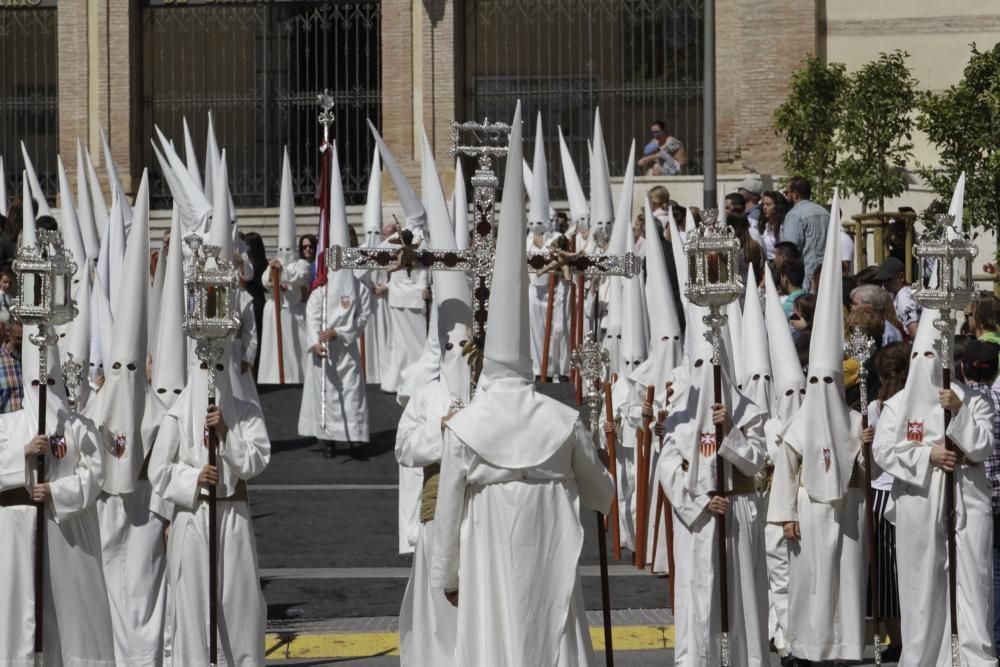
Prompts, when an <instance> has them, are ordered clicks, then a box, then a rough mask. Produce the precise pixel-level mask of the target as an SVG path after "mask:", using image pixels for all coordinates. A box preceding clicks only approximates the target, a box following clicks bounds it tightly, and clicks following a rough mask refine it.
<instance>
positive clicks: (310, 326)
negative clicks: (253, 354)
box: [298, 146, 371, 458]
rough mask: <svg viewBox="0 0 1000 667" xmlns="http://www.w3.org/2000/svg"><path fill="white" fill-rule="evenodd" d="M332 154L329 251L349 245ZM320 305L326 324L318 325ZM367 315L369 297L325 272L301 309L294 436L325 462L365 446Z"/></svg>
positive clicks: (349, 278) (348, 279)
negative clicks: (304, 343)
mask: <svg viewBox="0 0 1000 667" xmlns="http://www.w3.org/2000/svg"><path fill="white" fill-rule="evenodd" d="M332 150H333V151H334V153H333V156H332V159H331V169H330V172H331V174H330V177H331V195H330V202H331V204H330V206H331V214H330V218H331V220H330V239H331V242H332V243H333V244H334V245H340V246H342V247H347V246H349V245H350V240H349V235H348V231H347V212H346V210H345V208H344V195H343V185H342V182H341V180H340V167H339V165H338V164H337V154H336V146H334V147H333V148H332ZM324 300H326V321H324V320H323V301H324ZM370 313H371V291H370V290H369V289H368V288H367V287H365V286H364V284H362V282H361V281H360V280H358V279H357V278H356V277H355V276H354V273H353V272H351V271H330V272H329V273H328V274H327V276H326V284H325V285H321V286H319V287H316V288H315V289H313V292H312V294H310V295H309V300H308V302H307V303H306V335H307V339H308V345H309V347H308V348H307V349H306V352H305V359H304V362H303V365H304V367H305V378H304V383H303V387H302V405H301V407H300V409H299V429H298V430H299V435H302V436H312V437H315V438H316V439H317V440H320V441H321V442H322V443H323V445H324V456H326V457H328V458H329V457H332V456H333V455H334V454H335V451H336V444H335V443H338V442H340V443H349V444H350V445H351V447H352V448H353V447H355V446H356V445H361V444H367V442H368V399H367V396H366V394H365V383H364V377H363V375H362V368H361V354H360V352H359V350H358V345H357V341H358V338H359V337H360V336H361V334H362V333H363V332H364V330H365V322H367V320H368V315H369V314H370ZM324 359H325V360H326V363H325V368H324V363H323V362H324ZM324 371H325V373H324ZM324 383H325V384H326V407H325V411H326V422H325V424H324V422H323V409H324V408H323V407H322V405H323V404H322V401H323V385H324Z"/></svg>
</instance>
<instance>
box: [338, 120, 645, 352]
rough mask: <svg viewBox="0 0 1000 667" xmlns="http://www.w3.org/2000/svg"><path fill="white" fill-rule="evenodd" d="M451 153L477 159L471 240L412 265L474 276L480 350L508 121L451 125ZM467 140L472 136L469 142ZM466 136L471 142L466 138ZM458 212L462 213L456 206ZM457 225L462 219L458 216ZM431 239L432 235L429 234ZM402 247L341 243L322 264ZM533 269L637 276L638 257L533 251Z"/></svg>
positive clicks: (421, 255)
mask: <svg viewBox="0 0 1000 667" xmlns="http://www.w3.org/2000/svg"><path fill="white" fill-rule="evenodd" d="M451 128H452V132H451V138H452V148H451V155H452V156H453V157H454V156H455V155H459V154H461V155H467V156H469V157H473V158H476V159H477V161H478V167H477V169H476V172H475V174H474V175H473V177H472V187H473V202H472V208H473V216H474V220H475V225H474V229H473V236H472V239H473V241H472V245H471V247H470V248H468V249H466V250H435V249H433V248H430V249H425V250H417V249H410V250H409V253H410V254H409V257H410V258H411V260H412V262H413V266H414V267H422V268H425V269H429V270H432V271H465V272H466V273H469V274H471V275H472V277H473V280H474V285H473V290H472V300H473V303H472V307H473V337H474V339H475V341H476V346H477V347H478V349H480V350H483V349H485V348H484V345H485V342H486V320H487V315H488V314H489V303H490V290H491V288H492V283H493V262H494V258H495V254H496V234H497V221H496V213H495V209H496V191H497V187H499V185H500V182H499V179H498V178H497V176H496V174H495V173H494V171H493V159H494V158H497V157H503V156H505V155H507V151H508V147H509V137H510V131H511V126H510V125H507V124H506V123H491V122H489V120H484V121H483V122H482V123H476V122H467V123H456V122H454V121H453V122H452V124H451ZM469 140H471V141H469ZM466 141H468V142H469V143H465V142H466ZM456 215H461V212H458V211H456ZM458 224H461V221H459V223H458ZM431 241H432V242H433V241H434V239H431ZM402 252H403V249H402V248H362V247H357V248H342V247H340V246H330V247H329V248H328V249H327V250H326V266H327V269H328V270H330V271H338V270H342V269H385V268H388V267H389V266H391V265H392V264H394V263H396V262H398V261H399V257H400V253H402ZM527 265H528V268H529V269H531V270H536V271H537V270H541V269H543V268H545V267H547V266H567V267H569V268H570V269H571V270H573V271H574V272H576V273H578V274H583V275H585V276H593V277H596V276H601V275H609V276H625V277H630V276H633V275H635V274H636V273H637V272H638V269H639V262H638V260H637V258H636V257H635V255H633V254H631V253H628V254H625V255H597V254H593V255H591V254H587V253H577V254H570V253H559V252H553V251H549V252H537V253H531V254H529V255H528V257H527Z"/></svg>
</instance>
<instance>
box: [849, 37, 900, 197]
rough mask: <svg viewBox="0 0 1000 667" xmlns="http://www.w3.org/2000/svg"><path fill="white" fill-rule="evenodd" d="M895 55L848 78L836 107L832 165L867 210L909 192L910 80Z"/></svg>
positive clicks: (879, 58)
mask: <svg viewBox="0 0 1000 667" xmlns="http://www.w3.org/2000/svg"><path fill="white" fill-rule="evenodd" d="M907 57H908V54H906V53H903V52H901V51H893V52H892V53H882V54H879V57H878V59H877V60H875V61H873V62H870V63H868V64H867V65H865V66H864V67H862V68H861V69H859V70H858V71H857V72H855V73H854V74H853V75H851V77H850V81H849V83H848V85H847V91H846V94H845V95H844V104H843V106H842V108H841V114H842V116H841V122H840V128H839V129H840V131H839V133H838V142H837V143H838V145H839V148H840V151H841V152H842V154H844V155H845V157H844V159H843V160H841V162H840V165H839V167H838V171H839V176H840V179H839V180H840V182H841V183H842V185H843V187H844V190H845V191H846V192H853V193H855V194H857V195H859V196H860V198H861V206H862V208H863V209H864V210H865V211H867V210H868V209H869V208H871V207H872V206H874V205H876V204H877V205H878V209H879V210H885V200H886V199H887V198H889V197H895V196H897V195H900V194H902V193H903V192H905V191H906V190H908V189H909V184H908V182H907V180H906V171H905V169H906V164H907V161H908V160H909V159H910V158H912V157H913V142H912V141H911V139H912V134H913V127H914V119H913V112H914V111H915V109H916V104H917V91H916V80H915V79H914V78H913V75H912V74H911V73H910V68H909V67H908V66H907V64H906V58H907Z"/></svg>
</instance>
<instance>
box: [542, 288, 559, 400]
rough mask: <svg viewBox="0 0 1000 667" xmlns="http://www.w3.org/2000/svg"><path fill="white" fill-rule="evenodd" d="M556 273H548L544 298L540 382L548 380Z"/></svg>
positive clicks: (543, 382)
mask: <svg viewBox="0 0 1000 667" xmlns="http://www.w3.org/2000/svg"><path fill="white" fill-rule="evenodd" d="M556 280H557V279H556V274H555V273H550V274H549V288H548V292H546V300H545V340H543V341H542V361H541V371H542V377H541V382H542V384H545V383H546V382H548V381H549V350H550V348H551V345H552V311H553V309H554V308H555V305H556V304H555V299H556Z"/></svg>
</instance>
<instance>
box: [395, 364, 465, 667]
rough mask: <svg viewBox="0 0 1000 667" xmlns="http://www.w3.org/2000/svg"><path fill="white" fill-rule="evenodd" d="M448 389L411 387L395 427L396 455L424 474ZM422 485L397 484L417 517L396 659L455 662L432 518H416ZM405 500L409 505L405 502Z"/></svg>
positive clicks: (452, 622)
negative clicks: (409, 489)
mask: <svg viewBox="0 0 1000 667" xmlns="http://www.w3.org/2000/svg"><path fill="white" fill-rule="evenodd" d="M450 405H451V395H450V394H449V393H448V389H447V387H446V386H445V385H444V383H442V382H441V381H440V380H433V381H432V382H429V383H427V384H425V385H422V386H421V387H419V388H418V389H417V391H416V392H414V394H413V396H412V397H411V398H410V400H409V402H408V403H407V404H406V410H404V411H403V416H402V417H401V418H400V420H399V428H398V430H397V431H396V460H397V461H399V464H400V465H401V466H406V468H407V469H412V470H415V471H416V472H417V473H418V475H419V479H420V480H421V481H422V480H423V470H422V468H423V467H424V466H427V465H431V464H433V463H439V462H440V461H441V451H442V449H443V447H444V438H443V434H442V431H441V418H442V417H444V416H445V415H447V414H448V408H449V406H450ZM420 490H421V488H420V487H419V486H418V487H417V494H416V496H415V497H412V498H407V499H404V498H403V495H402V491H403V489H402V487H401V488H400V519H401V521H402V520H403V518H404V515H406V518H409V519H411V520H413V521H414V522H415V524H416V525H415V526H412V527H409V528H410V530H412V531H413V533H414V535H415V538H416V540H415V553H414V556H413V567H412V569H411V570H410V579H409V581H408V582H407V584H406V592H405V593H404V594H403V603H402V605H401V607H400V610H399V641H400V664H401V665H412V666H413V667H424V666H425V665H434V666H435V667H448V666H449V665H458V663H457V662H456V660H455V628H456V626H457V625H458V614H457V610H456V609H455V608H454V607H452V606H451V604H450V603H449V602H448V600H447V599H446V598H445V597H444V595H442V594H441V591H440V590H437V589H434V588H432V587H431V577H430V570H431V562H432V557H431V556H432V554H431V547H432V545H433V543H434V524H435V521H434V520H433V519H432V520H430V521H428V522H426V523H423V524H421V523H420ZM404 500H405V501H406V502H407V503H409V505H410V507H404Z"/></svg>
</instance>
